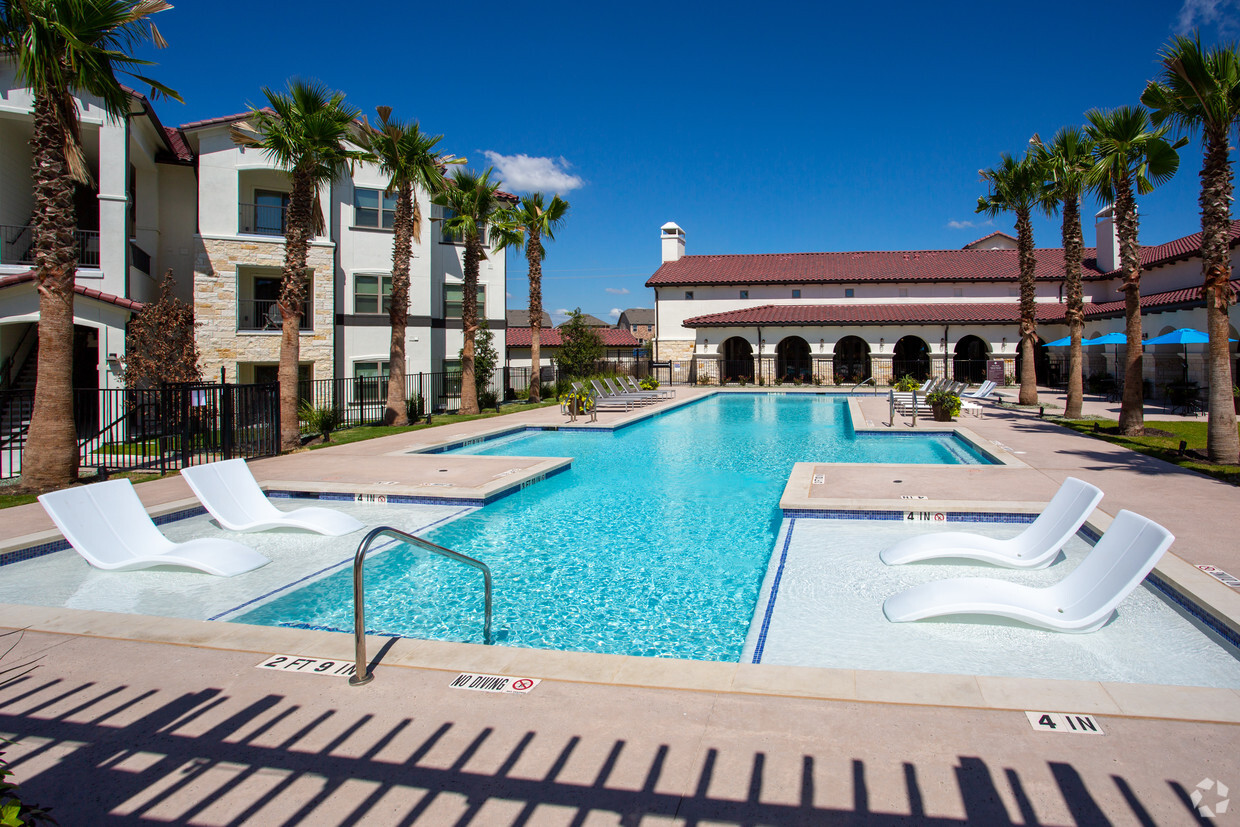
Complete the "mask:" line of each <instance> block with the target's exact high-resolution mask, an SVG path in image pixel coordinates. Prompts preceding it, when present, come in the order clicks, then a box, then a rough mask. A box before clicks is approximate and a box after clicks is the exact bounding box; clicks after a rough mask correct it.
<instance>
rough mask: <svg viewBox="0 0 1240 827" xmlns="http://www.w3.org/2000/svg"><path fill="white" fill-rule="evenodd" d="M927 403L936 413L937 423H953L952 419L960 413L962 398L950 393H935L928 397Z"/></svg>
mask: <svg viewBox="0 0 1240 827" xmlns="http://www.w3.org/2000/svg"><path fill="white" fill-rule="evenodd" d="M926 401H927V402H929V403H930V410H932V411H933V412H934V421H935V422H951V421H952V417H954V416H955V415H956V414H958V413H960V397H959V396H957V395H956V394H954V393H951V392H950V391H935V392H934V393H931V394H928V395H927V396H926Z"/></svg>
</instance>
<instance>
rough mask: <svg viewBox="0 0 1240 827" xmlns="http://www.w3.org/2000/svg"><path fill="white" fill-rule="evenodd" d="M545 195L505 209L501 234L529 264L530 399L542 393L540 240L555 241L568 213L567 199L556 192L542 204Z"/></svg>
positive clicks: (528, 197)
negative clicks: (548, 200)
mask: <svg viewBox="0 0 1240 827" xmlns="http://www.w3.org/2000/svg"><path fill="white" fill-rule="evenodd" d="M544 200H545V196H544V195H543V194H542V193H541V192H532V193H530V194H529V195H526V196H523V197H522V198H521V201H520V203H519V204H518V205H517V206H516V207H514V208H512V209H511V210H506V211H505V213H504V219H505V224H507V225H508V226H510V227H511V229H510V230H507V231H505V232H504V233H502V237H501V240H502V241H503V243H504V244H505V245H506V246H509V247H512V248H513V249H514V250H517V251H520V250H521V248H522V246H524V247H525V259H526V261H528V262H529V265H530V273H529V278H530V401H531V402H537V401H538V400H539V398H540V394H541V392H542V380H541V379H540V377H541V375H542V373H541V368H540V366H539V354H538V344H539V337H540V335H541V333H542V314H543V309H542V260H543V257H544V256H545V255H546V251H545V250H544V249H543V245H542V239H543V238H546V239H547V240H548V241H555V231H556V230H558V229H559V228H560V225H562V224H563V223H564V216H565V215H567V214H568V202H567V201H564V200H562V199H561V198H560V196H558V195H553V196H551V203H549V204H546V205H544V204H543V202H544Z"/></svg>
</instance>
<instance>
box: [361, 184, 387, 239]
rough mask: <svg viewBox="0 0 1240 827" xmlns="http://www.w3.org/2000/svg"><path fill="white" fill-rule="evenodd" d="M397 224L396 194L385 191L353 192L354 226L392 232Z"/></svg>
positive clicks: (362, 190)
mask: <svg viewBox="0 0 1240 827" xmlns="http://www.w3.org/2000/svg"><path fill="white" fill-rule="evenodd" d="M395 223H396V194H395V193H393V194H391V195H386V194H385V193H384V192H383V190H365V189H355V190H353V224H354V226H356V227H377V228H382V229H384V230H390V229H392V227H393V226H394V225H395Z"/></svg>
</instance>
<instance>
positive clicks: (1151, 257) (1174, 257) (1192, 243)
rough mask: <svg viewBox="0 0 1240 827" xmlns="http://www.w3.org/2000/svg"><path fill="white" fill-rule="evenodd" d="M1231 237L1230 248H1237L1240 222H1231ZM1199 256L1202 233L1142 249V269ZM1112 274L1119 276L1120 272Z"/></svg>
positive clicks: (1239, 242) (1114, 271) (1239, 238)
mask: <svg viewBox="0 0 1240 827" xmlns="http://www.w3.org/2000/svg"><path fill="white" fill-rule="evenodd" d="M1230 236H1231V238H1230V239H1229V244H1230V246H1232V247H1235V246H1236V245H1237V244H1240V220H1237V221H1233V222H1231V231H1230ZM1199 255H1201V233H1193V234H1192V235H1186V236H1184V237H1183V238H1177V239H1175V240H1174V241H1168V242H1167V243H1166V244H1159V245H1158V246H1157V247H1142V248H1141V267H1142V269H1148V268H1150V267H1158V266H1161V265H1163V264H1171V263H1172V262H1175V261H1183V260H1185V259H1189V258H1193V257H1194V256H1199ZM1111 272H1112V273H1114V274H1118V273H1119V270H1113V271H1111Z"/></svg>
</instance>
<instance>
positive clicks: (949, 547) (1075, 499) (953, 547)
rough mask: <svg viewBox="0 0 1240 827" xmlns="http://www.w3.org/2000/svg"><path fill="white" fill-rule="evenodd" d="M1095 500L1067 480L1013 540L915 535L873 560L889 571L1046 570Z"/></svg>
mask: <svg viewBox="0 0 1240 827" xmlns="http://www.w3.org/2000/svg"><path fill="white" fill-rule="evenodd" d="M1101 499H1102V491H1101V490H1100V489H1099V488H1097V487H1096V486H1093V485H1090V484H1089V483H1087V482H1083V481H1081V480H1078V479H1077V478H1076V477H1068V478H1067V479H1066V480H1064V481H1063V485H1061V486H1059V490H1058V491H1056V492H1055V496H1054V497H1053V498H1052V499H1051V501H1050V503H1049V504H1048V505H1047V506H1046V508H1045V509H1044V510H1043V511H1042V513H1041V514H1039V515H1038V518H1037V519H1036V520H1034V521H1033V523H1032V524H1031V525H1030V526H1029V527H1028V528H1026V529H1025V530H1024V531H1022V532H1021V533H1020V534H1018V535H1016V536H1015V537H1012V538H1009V539H1007V540H1000V539H996V538H994V537H983V536H982V535H980V534H970V533H968V532H964V531H945V532H937V533H931V534H921V535H918V536H916V537H910V538H908V539H907V540H902V541H901V542H899V543H896V544H895V545H894V546H891V547H890V548H886V549H883V551H882V552H881V553H880V554H879V555H878V558H879V559H880V560H882V561H883V562H884V563H886V564H887V565H889V566H901V565H904V564H905V563H919V562H921V561H923V560H940V559H944V558H949V559H950V558H964V559H966V560H980V561H981V562H983V563H991V564H993V565H996V566H1004V567H1006V568H1010V569H1042V568H1046V567H1047V566H1049V565H1050V564H1051V563H1052V562H1054V560H1055V558H1056V557H1058V556H1059V550H1060V549H1061V548H1063V546H1064V543H1066V542H1068V540H1069V539H1070V538H1071V537H1072V536H1073V535H1074V534H1076V532H1077V530H1078V529H1079V528H1080V527H1081V526H1082V525H1083V524H1084V522H1085V520H1086V518H1088V517H1089V515H1090V514H1092V513H1093V512H1094V509H1095V508H1096V507H1097V506H1098V502H1099V501H1100V500H1101Z"/></svg>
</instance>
